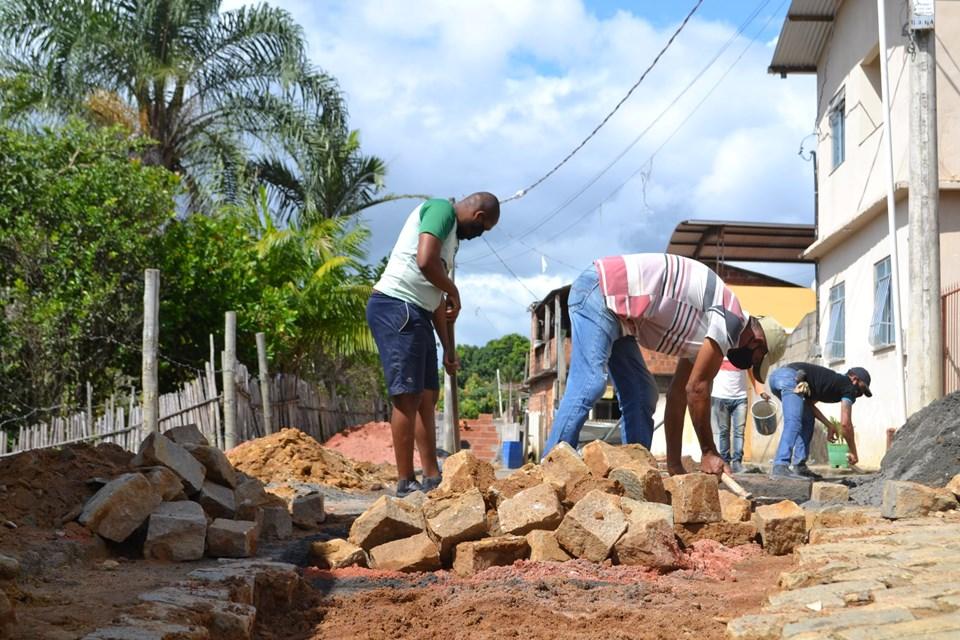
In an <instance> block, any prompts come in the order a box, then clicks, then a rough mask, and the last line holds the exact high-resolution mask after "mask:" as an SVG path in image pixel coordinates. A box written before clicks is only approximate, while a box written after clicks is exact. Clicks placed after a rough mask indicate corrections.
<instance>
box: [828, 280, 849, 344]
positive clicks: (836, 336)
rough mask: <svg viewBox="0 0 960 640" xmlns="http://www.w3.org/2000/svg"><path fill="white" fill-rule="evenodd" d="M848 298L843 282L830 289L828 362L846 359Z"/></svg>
mask: <svg viewBox="0 0 960 640" xmlns="http://www.w3.org/2000/svg"><path fill="white" fill-rule="evenodd" d="M845 296H846V292H845V287H844V283H843V282H838V283H837V284H835V285H834V286H832V287H830V305H829V307H828V308H829V311H830V324H829V326H828V327H827V344H826V347H827V348H826V352H827V353H826V355H827V361H828V362H838V361H840V360H843V359H844V358H845V357H846V341H845V336H846V330H845V325H846V313H845V309H844V299H845Z"/></svg>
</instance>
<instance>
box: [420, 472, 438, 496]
mask: <svg viewBox="0 0 960 640" xmlns="http://www.w3.org/2000/svg"><path fill="white" fill-rule="evenodd" d="M441 480H443V476H423V481H422V482H421V483H420V486H422V487H423V492H424V493H429V492H431V491H433V490H434V489H436V488H437V487H439V486H440V481H441Z"/></svg>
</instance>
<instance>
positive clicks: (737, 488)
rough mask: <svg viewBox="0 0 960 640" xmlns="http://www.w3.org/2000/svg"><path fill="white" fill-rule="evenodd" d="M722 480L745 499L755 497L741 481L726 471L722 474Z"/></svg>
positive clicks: (727, 486)
mask: <svg viewBox="0 0 960 640" xmlns="http://www.w3.org/2000/svg"><path fill="white" fill-rule="evenodd" d="M720 481H721V482H723V485H724V486H725V487H726V488H727V489H730V491H733V492H734V493H735V494H737V495H738V496H740V497H741V498H744V499H746V500H752V499H753V494H752V493H750V492H749V491H747V490H746V489H744V488H743V486H742V485H741V484H740V483H739V482H737V481H736V480H734V479H733V478H732V477H731V476H729V475H727V474H726V473H724V474H722V475H721V476H720Z"/></svg>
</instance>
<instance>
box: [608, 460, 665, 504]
mask: <svg viewBox="0 0 960 640" xmlns="http://www.w3.org/2000/svg"><path fill="white" fill-rule="evenodd" d="M609 478H610V479H611V480H616V481H617V482H619V483H620V485H621V486H622V487H623V495H624V496H626V497H627V498H631V499H633V500H640V501H642V502H660V503H662V504H670V497H669V496H668V495H667V490H666V489H665V488H664V486H663V476H661V475H660V471H659V470H658V469H657V468H656V467H647V466H644V465H640V464H630V465H627V466H623V467H617V468H615V469H613V470H611V471H610V474H609Z"/></svg>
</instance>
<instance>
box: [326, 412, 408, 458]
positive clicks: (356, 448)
mask: <svg viewBox="0 0 960 640" xmlns="http://www.w3.org/2000/svg"><path fill="white" fill-rule="evenodd" d="M323 446H324V447H326V448H327V449H333V450H334V451H338V452H339V453H341V454H343V455H345V456H346V457H348V458H350V459H351V460H362V461H363V462H371V463H373V464H394V463H395V462H396V455H395V453H394V450H393V435H392V434H391V432H390V423H389V422H368V423H366V424H358V425H356V426H353V427H348V428H347V429H344V430H343V431H341V432H340V433H338V434H336V435H335V436H333V437H332V438H330V439H329V440H327V441H326V442H324V443H323ZM413 466H415V467H419V466H420V454H419V453H418V452H417V451H416V450H414V452H413Z"/></svg>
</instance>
